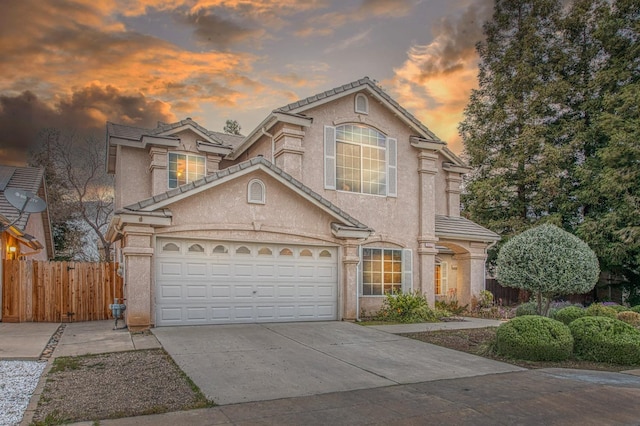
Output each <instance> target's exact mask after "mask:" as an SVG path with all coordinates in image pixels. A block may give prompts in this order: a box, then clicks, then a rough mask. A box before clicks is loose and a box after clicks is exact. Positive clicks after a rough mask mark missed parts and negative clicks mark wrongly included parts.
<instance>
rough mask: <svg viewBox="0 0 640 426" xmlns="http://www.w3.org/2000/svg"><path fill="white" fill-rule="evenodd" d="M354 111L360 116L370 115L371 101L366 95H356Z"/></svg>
mask: <svg viewBox="0 0 640 426" xmlns="http://www.w3.org/2000/svg"><path fill="white" fill-rule="evenodd" d="M354 111H355V112H357V113H358V114H369V99H367V96H366V95H364V94H362V93H358V94H357V95H356V98H355V108H354Z"/></svg>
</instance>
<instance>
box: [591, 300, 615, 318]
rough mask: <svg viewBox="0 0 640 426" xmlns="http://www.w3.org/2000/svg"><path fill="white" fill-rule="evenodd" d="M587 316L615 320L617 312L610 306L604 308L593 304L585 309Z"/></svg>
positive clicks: (600, 304)
mask: <svg viewBox="0 0 640 426" xmlns="http://www.w3.org/2000/svg"><path fill="white" fill-rule="evenodd" d="M587 315H588V316H591V317H608V318H615V317H616V315H618V312H617V311H616V310H615V309H614V308H612V307H611V306H605V305H603V304H602V303H593V304H591V305H590V306H589V307H588V308H587Z"/></svg>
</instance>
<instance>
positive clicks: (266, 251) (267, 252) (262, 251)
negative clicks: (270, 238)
mask: <svg viewBox="0 0 640 426" xmlns="http://www.w3.org/2000/svg"><path fill="white" fill-rule="evenodd" d="M272 254H273V252H272V251H271V249H270V248H269V247H262V248H261V249H260V250H258V255H259V256H271V255H272Z"/></svg>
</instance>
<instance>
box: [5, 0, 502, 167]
mask: <svg viewBox="0 0 640 426" xmlns="http://www.w3.org/2000/svg"><path fill="white" fill-rule="evenodd" d="M491 8H492V0H343V1H340V0H335V1H331V0H306V1H303V0H300V1H296V0H56V1H54V0H3V2H2V8H1V10H0V164H15V165H18V164H24V163H25V162H26V161H27V158H28V153H29V151H30V150H32V149H33V148H34V147H36V146H37V144H38V137H37V134H38V132H39V131H40V129H42V128H46V127H55V128H59V129H64V130H74V131H76V132H78V133H83V132H93V133H94V134H96V135H97V138H98V140H99V141H100V142H101V143H104V134H105V122H106V121H107V120H108V121H113V122H116V123H121V124H130V125H133V126H140V127H155V125H156V123H157V121H165V122H171V121H176V120H180V119H184V118H186V117H191V118H193V119H194V120H196V121H197V122H198V123H200V124H201V125H203V126H205V127H206V128H208V129H211V130H218V131H222V128H223V126H224V123H225V120H226V119H235V120H238V122H239V123H240V125H241V126H242V132H243V134H247V133H248V132H250V131H251V130H252V128H253V127H254V126H256V125H257V124H258V123H259V122H260V121H261V120H262V119H263V118H265V117H266V116H267V115H268V113H269V112H270V111H271V110H273V109H275V108H277V107H280V106H282V105H285V104H287V103H289V102H293V101H295V100H297V99H300V98H305V97H307V96H311V95H313V94H315V93H319V92H322V91H324V90H328V89H331V88H333V87H336V86H339V85H342V84H344V83H348V82H351V81H354V80H357V79H359V78H362V77H364V76H368V77H369V78H371V79H374V80H377V81H378V82H379V83H380V85H381V86H382V88H383V89H384V90H386V91H387V92H388V93H389V94H390V95H391V96H392V97H393V98H394V99H396V100H397V101H398V102H399V103H400V104H401V105H403V106H404V107H405V108H407V109H408V110H409V111H411V112H412V113H413V114H414V115H415V116H416V117H417V118H418V119H420V120H421V121H422V122H423V123H424V124H425V125H426V126H427V127H429V128H430V129H431V130H432V131H434V132H435V133H436V134H437V135H438V136H439V137H440V138H441V139H443V140H445V141H447V142H448V143H449V146H450V148H451V149H452V150H453V151H454V152H457V153H460V152H461V150H462V147H461V144H460V140H459V136H458V133H457V125H458V123H459V122H460V120H461V118H462V110H463V109H464V107H465V105H466V103H467V101H468V96H469V92H470V90H471V89H472V88H473V87H475V85H476V75H477V61H478V58H477V55H476V52H475V44H476V42H478V41H479V40H480V39H481V38H482V23H483V22H484V21H485V20H486V19H488V18H489V17H490V16H491V12H492V10H491Z"/></svg>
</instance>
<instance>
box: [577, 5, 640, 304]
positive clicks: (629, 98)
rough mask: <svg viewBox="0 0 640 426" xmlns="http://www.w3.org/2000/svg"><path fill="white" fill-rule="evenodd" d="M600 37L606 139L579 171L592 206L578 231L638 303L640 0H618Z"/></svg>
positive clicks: (600, 122)
mask: <svg viewBox="0 0 640 426" xmlns="http://www.w3.org/2000/svg"><path fill="white" fill-rule="evenodd" d="M596 36H597V37H598V38H599V40H600V41H601V43H602V45H603V48H604V57H605V61H604V62H603V65H602V66H601V67H600V69H599V70H598V73H597V74H596V76H595V79H596V81H597V83H598V86H599V87H600V89H601V112H600V114H598V115H597V117H596V119H595V120H594V128H595V129H596V130H595V131H594V133H595V132H598V133H599V134H600V135H604V138H605V143H603V144H600V145H598V146H596V149H595V151H594V153H593V155H592V156H591V157H589V158H588V159H587V161H586V162H585V165H584V167H583V168H582V169H581V170H580V177H581V179H582V184H581V186H580V192H579V195H580V196H581V198H582V200H583V203H584V204H585V205H587V206H588V208H586V209H585V210H584V220H583V221H582V223H580V225H579V227H578V229H577V233H578V235H580V236H581V237H582V238H583V239H584V240H585V241H586V242H587V243H589V244H590V245H591V246H592V247H593V249H594V251H595V252H596V253H597V254H598V257H599V258H600V263H601V265H602V267H603V269H607V270H609V271H610V272H613V273H614V274H616V275H618V276H622V277H623V278H624V279H625V280H626V283H625V285H626V287H627V288H628V290H629V300H630V302H631V303H639V304H640V111H639V108H640V3H638V2H637V1H635V0H618V1H615V2H614V3H613V4H612V6H611V7H610V8H608V9H607V13H606V14H604V15H603V17H602V19H601V21H600V25H599V27H598V29H597V31H596Z"/></svg>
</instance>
